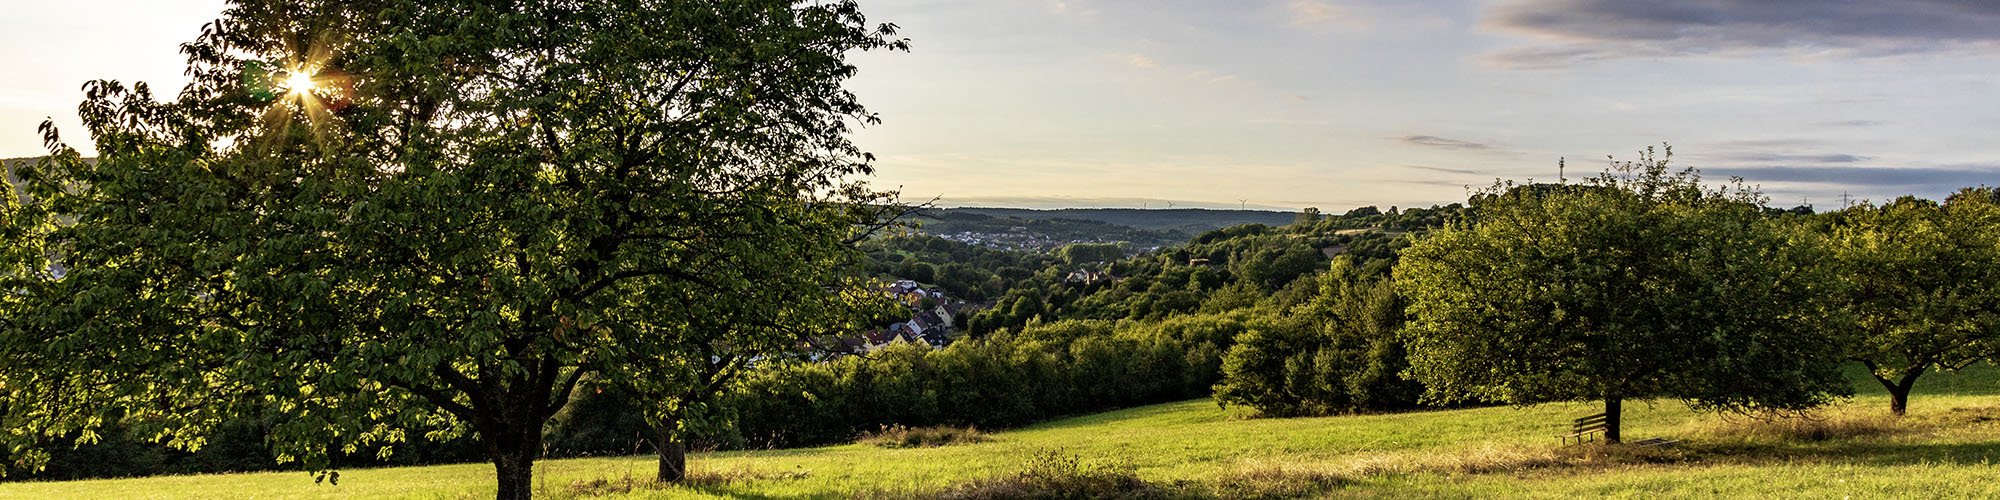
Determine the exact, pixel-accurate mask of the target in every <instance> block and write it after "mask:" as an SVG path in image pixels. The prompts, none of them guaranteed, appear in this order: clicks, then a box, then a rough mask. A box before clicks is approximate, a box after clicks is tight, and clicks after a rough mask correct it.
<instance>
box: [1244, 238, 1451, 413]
mask: <svg viewBox="0 0 2000 500" xmlns="http://www.w3.org/2000/svg"><path fill="white" fill-rule="evenodd" d="M1318 281H1319V293H1318V294H1317V295H1316V296H1314V297H1313V298H1312V299H1311V300H1310V301H1308V302H1307V303H1305V304H1303V305H1301V306H1300V307H1298V308H1297V309H1296V310H1295V311H1294V314H1292V315H1291V316H1290V317H1287V318H1285V319H1283V320H1280V321H1276V322H1273V323H1271V324H1270V325H1268V326H1265V327H1263V328H1259V329H1255V330H1251V331H1249V332H1246V333H1244V334H1243V335H1242V336H1240V337H1238V338H1237V339H1236V343H1235V346H1234V347H1232V348H1230V349H1229V352H1228V354H1227V355H1226V356H1224V358H1223V365H1222V370H1223V372H1224V375H1223V378H1222V383H1220V384H1217V385H1216V386H1215V397H1216V399H1217V400H1218V401H1219V402H1221V403H1222V404H1229V405H1240V406H1248V407H1251V408H1255V409H1257V410H1258V411H1259V412H1262V413H1264V414H1266V415H1272V416H1296V415H1327V414H1333V413H1345V412H1354V411H1366V410H1394V409H1404V408H1410V407H1414V406H1415V405H1416V404H1417V398H1418V396H1420V395H1421V394H1422V393H1423V387H1422V386H1421V385H1418V384H1417V383H1415V382H1411V381H1407V380H1403V379H1402V378H1401V377H1400V376H1399V374H1400V373H1401V372H1402V371H1403V370H1404V369H1405V368H1407V367H1408V366H1409V361H1408V360H1407V358H1406V357H1405V355H1404V350H1403V344H1402V342H1401V341H1400V340H1399V339H1398V338H1397V336H1396V334H1397V330H1398V329H1400V328H1401V327H1402V324H1403V312H1402V311H1403V302H1402V299H1401V298H1400V297H1399V296H1398V295H1397V294H1396V290H1395V288H1394V285H1393V284H1391V282H1390V281H1389V280H1387V279H1370V278H1367V277H1365V276H1364V275H1362V274H1361V273H1359V272H1357V271H1356V270H1355V269H1354V266H1353V265H1352V263H1351V262H1349V261H1348V260H1346V259H1339V260H1336V261H1335V262H1334V264H1333V267H1332V272H1328V273H1326V274H1323V275H1320V277H1319V278H1318Z"/></svg>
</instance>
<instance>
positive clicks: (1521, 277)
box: [1395, 148, 1846, 441]
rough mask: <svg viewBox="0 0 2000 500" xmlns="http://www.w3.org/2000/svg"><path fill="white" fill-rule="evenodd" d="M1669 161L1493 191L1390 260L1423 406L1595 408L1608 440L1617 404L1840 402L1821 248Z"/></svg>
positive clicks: (1829, 285) (1646, 159)
mask: <svg viewBox="0 0 2000 500" xmlns="http://www.w3.org/2000/svg"><path fill="white" fill-rule="evenodd" d="M1669 157H1671V150H1669V151H1668V152H1667V154H1665V155H1661V156H1658V157H1655V156H1654V155H1653V154H1652V150H1651V148H1648V150H1647V152H1646V153H1643V154H1642V155H1641V157H1640V158H1639V160H1638V161H1636V162H1627V163H1614V164H1613V167H1612V169H1610V170H1608V171H1607V172H1605V173H1604V174H1603V175H1600V176H1598V177H1596V178H1594V179H1592V180H1590V181H1589V182H1586V183H1584V184H1581V185H1549V184H1537V185H1528V186H1512V185H1506V184H1501V185H1496V186H1494V187H1493V188H1492V189H1489V190H1488V191H1486V192H1484V193H1481V196H1479V197H1477V198H1475V200H1474V204H1473V207H1472V208H1471V211H1472V216H1471V218H1470V220H1467V221H1461V222H1459V223H1456V224H1452V225H1449V226H1447V227H1445V228H1443V229H1440V230H1437V231H1433V232H1432V233H1430V234H1429V235H1428V236H1426V237H1423V238H1419V239H1418V240H1417V241H1416V242H1415V243H1413V244H1412V245H1411V246H1410V247H1409V248H1408V249H1406V250H1404V251H1403V254H1402V260H1401V262H1400V264H1399V265H1397V267H1396V269H1395V276H1396V282H1397V285H1398V289H1400V290H1402V291H1403V293H1404V294H1405V296H1406V297H1408V299H1409V301H1410V308H1409V311H1410V313H1411V315H1412V319H1411V322H1410V324H1409V325H1408V327H1407V329H1406V332H1408V337H1409V348H1408V349H1409V353H1410V364H1411V373H1412V374H1413V375H1414V376H1415V377H1416V378H1417V379H1418V380H1419V381H1421V382H1423V383H1424V384H1425V386H1426V387H1427V388H1428V393H1427V395H1428V397H1429V398H1430V399H1431V400H1433V401H1447V402H1448V401H1464V400H1482V401H1494V402H1503V403H1512V404H1533V403H1539V402H1548V401H1565V400H1602V401H1605V406H1606V412H1607V413H1609V414H1610V415H1609V420H1610V422H1609V425H1608V428H1607V429H1606V432H1605V434H1606V437H1607V439H1608V440H1613V441H1615V440H1617V439H1619V438H1620V435H1619V430H1620V429H1619V427H1618V413H1619V410H1620V404H1621V401H1622V400H1623V399H1626V398H1651V397H1675V398H1681V399H1684V400H1687V401H1688V402H1690V403H1692V404H1694V405H1695V406H1697V407H1702V408H1711V409H1729V410H1754V409H1769V410H1798V409H1805V408H1810V407H1814V406H1817V405H1820V404H1823V403H1825V402H1827V401H1828V400H1829V399H1830V398H1831V397H1833V396H1834V395H1836V394H1839V393H1840V392H1841V391H1843V390H1845V387H1846V384H1845V382H1844V380H1843V379H1842V378H1841V377H1840V374H1839V372H1838V370H1837V366H1836V364H1835V363H1836V361H1837V359H1838V357H1837V354H1838V351H1837V349H1838V348H1839V345H1838V344H1837V342H1836V341H1835V339H1833V338H1832V337H1831V336H1828V335H1825V334H1824V333H1823V332H1821V331H1819V330H1818V328H1817V327H1818V325H1819V324H1820V322H1819V321H1818V320H1817V319H1816V318H1819V317H1821V315H1822V314H1824V313H1826V312H1827V310H1828V309H1830V308H1829V307H1828V306H1827V305H1826V303H1825V301H1824V300H1823V297H1825V296H1826V295H1827V294H1828V293H1830V292H1832V291H1833V289H1834V288H1833V287H1834V286H1835V283H1834V280H1832V279H1831V278H1830V277H1829V276H1828V274H1827V273H1825V272H1823V271H1821V270H1820V268H1819V267H1818V266H1814V265H1812V263H1813V262H1815V261H1816V260H1817V259H1819V258H1820V255H1821V253H1823V247H1822V246H1821V245H1818V244H1816V243H1815V242H1814V241H1813V240H1812V239H1811V238H1810V235H1807V234H1805V233H1803V232H1800V231H1788V230H1786V229H1785V228H1783V227H1780V226H1779V225H1776V224H1773V223H1771V222H1770V221H1769V220H1768V219H1766V218H1764V217H1763V216H1762V215H1761V213H1762V211H1761V209H1760V205H1761V203H1760V202H1761V199H1759V198H1758V197H1757V196H1756V194H1755V193H1754V192H1751V191H1748V190H1744V189H1742V188H1741V187H1738V188H1736V189H1735V190H1730V191H1723V190H1709V189H1705V188H1703V187H1702V186H1701V184H1700V182H1699V178H1698V177H1697V176H1696V175H1695V174H1694V173H1693V172H1692V171H1690V170H1682V171H1679V172H1678V173H1672V172H1670V171H1669V170H1668V165H1667V160H1668V158H1669Z"/></svg>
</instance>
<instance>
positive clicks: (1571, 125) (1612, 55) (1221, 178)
mask: <svg viewBox="0 0 2000 500" xmlns="http://www.w3.org/2000/svg"><path fill="white" fill-rule="evenodd" d="M862 8H863V11H864V12H867V13H868V14H869V16H870V17H871V19H872V20H875V21H881V22H894V23H897V24H898V25H900V26H901V27H902V29H903V31H902V33H903V35H905V36H907V37H909V38H910V39H911V41H912V43H913V46H914V49H913V50H912V51H911V52H909V53H870V54H862V55H859V56H856V58H855V60H856V62H857V64H859V65H860V67H861V74H860V76H859V77H857V78H856V79H855V80H854V81H853V82H852V88H854V89H855V90H856V92H857V93H859V94H860V95H861V96H862V98H863V99H864V102H865V103H867V104H868V105H870V106H871V107H872V108H873V110H874V111H876V112H879V113H880V114H881V115H882V117H883V119H884V120H885V122H884V123H883V124H881V125H879V126H875V127H870V128H867V129H865V130H863V131H862V132H861V133H860V134H859V135H857V137H856V140H857V141H858V142H859V143H860V144H861V145H862V146H863V147H865V148H867V149H869V150H871V151H873V152H875V153H876V154H877V155H878V156H879V157H880V162H879V167H880V170H879V172H878V175H877V176H876V178H875V182H876V183H877V184H879V185H883V186H901V187H902V188H903V190H904V192H905V194H906V196H907V197H911V198H929V197H931V196H942V197H943V202H944V203H945V204H948V205H982V206H1027V207H1057V206H1113V207H1142V206H1143V207H1153V208H1163V207H1165V205H1166V204H1167V203H1168V202H1173V203H1175V205H1174V206H1176V207H1189V206H1206V207H1236V206H1239V205H1244V206H1250V207H1265V208H1281V209H1297V208H1301V207H1308V206H1313V207H1320V208H1322V209H1325V210H1329V211H1343V210H1346V209H1348V208H1352V207H1356V206H1362V205H1383V206H1387V205H1400V206H1414V205H1430V204H1433V203H1450V202H1454V201H1462V200H1463V199H1464V198H1465V194H1466V188H1465V186H1467V185H1473V186H1482V185H1486V184H1490V183H1491V182H1492V181H1493V180H1494V179H1495V178H1507V179H1515V180H1524V179H1528V178H1534V179H1537V180H1549V179H1552V178H1553V177H1554V176H1555V170H1556V169H1555V165H1556V161H1557V158H1562V157H1567V158H1568V165H1569V172H1570V175H1571V177H1572V178H1574V177H1578V176H1580V175H1581V174H1583V173H1588V172H1591V171H1595V170H1597V169H1600V168H1602V166H1603V165H1604V163H1605V156H1606V155H1616V156H1618V157H1619V158H1621V159H1623V158H1631V157H1632V156H1633V153H1634V151H1636V150H1638V149H1640V148H1643V147H1645V146H1647V145H1656V144H1659V143H1660V142H1663V141H1664V142H1668V143H1671V144H1673V146H1674V149H1675V152H1676V156H1675V160H1676V162H1677V163H1681V164H1684V165H1692V166H1695V167H1698V168H1701V169H1702V170H1703V171H1704V174H1705V176H1707V177H1709V178H1711V179H1720V178H1724V177H1727V176H1729V175H1740V176H1743V177H1745V178H1747V179H1748V180H1749V182H1750V183H1752V184H1758V185H1761V186H1762V187H1763V189H1764V190H1765V191H1766V192H1767V193H1768V194H1769V195H1770V196H1771V197H1772V198H1773V203H1774V204H1781V205H1794V204H1797V203H1799V202H1800V200H1802V199H1806V198H1810V199H1811V200H1812V203H1814V204H1816V205H1819V206H1821V207H1822V208H1824V207H1826V206H1830V205H1834V204H1837V201H1838V199H1839V197H1840V196H1841V194H1842V193H1847V194H1848V195H1850V196H1851V197H1853V198H1856V199H1861V198H1872V199H1877V200H1880V199H1885V198H1888V197H1892V196H1897V195H1902V194H1918V195H1923V196H1930V197H1937V196H1942V195H1943V194H1946V193H1948V192H1949V191H1950V190H1951V189H1953V188H1955V187H1958V186H1967V185H1976V184H1979V183H1982V182H1983V183H1987V184H2000V141H1996V140H1994V136H1995V132H1996V131H2000V99H1996V96H2000V93H1997V92H1996V90H2000V89H1996V88H1995V85H1996V82H2000V79H1996V76H2000V51H1996V50H1995V49H1996V48H2000V30H1996V29H1993V28H1992V27H1993V26H2000V4H1996V2H1980V1H1970V0H1910V1H1874V2H1846V1H1838V2H1824V1H1794V0H1693V1H1686V2H1650V1H1609V0H1502V1H1436V2H1393V1H1379V2H1378V1H1358V0H1353V1H1350V0H1272V1H1175V0H1129V1H1110V0H1106V1H1093V0H1063V1H1057V0H982V1H952V2H942V1H916V0H863V1H862ZM9 9H10V10H21V9H25V10H26V11H27V12H26V14H27V15H8V16H5V17H3V18H0V37H4V38H0V68H7V72H6V74H7V75H8V77H7V78H5V79H4V80H0V156H24V155H30V154H35V153H37V152H38V151H39V149H40V146H39V137H37V136H36V135H35V134H34V127H35V125H36V124H37V123H39V122H40V121H41V119H42V117H44V116H56V117H57V118H58V123H59V124H66V127H65V128H66V129H68V130H75V132H72V133H81V131H80V130H77V129H76V126H75V125H74V122H75V120H74V118H73V114H74V109H75V105H76V102H77V101H78V100H80V95H79V93H78V92H77V90H76V89H77V86H78V85H79V84H81V83H82V82H83V81H84V80H86V79H89V78H100V77H104V78H117V79H121V80H126V81H132V80H147V81H151V82H153V83H154V84H155V85H156V86H158V87H160V88H177V87H178V86H179V85H180V83H181V81H182V80H181V77H180V76H179V75H180V69H181V64H180V58H179V56H178V55H177V54H176V53H175V46H176V45H177V44H178V43H180V42H183V41H187V40H190V39H192V38H193V37H194V36H195V34H197V33H198V32H199V28H200V24H201V23H202V22H203V21H205V20H207V19H210V18H213V17H215V15H216V13H218V12H219V11H220V10H221V2H218V1H207V0H201V1H197V0H171V1H169V0H162V1H155V2H95V1H71V2H62V3H38V4H30V5H25V6H22V7H19V8H17V7H10V8H9ZM106 33H111V34H110V35H107V34H106ZM66 115H68V116H71V117H67V118H66V117H65V116H66Z"/></svg>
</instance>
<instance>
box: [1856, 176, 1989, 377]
mask: <svg viewBox="0 0 2000 500" xmlns="http://www.w3.org/2000/svg"><path fill="white" fill-rule="evenodd" d="M1994 194H1995V191H1994V189H1993V188H1979V189H1966V190H1963V191H1960V192H1959V193H1958V194H1955V195H1952V196H1951V197H1950V198H1947V199H1946V200H1945V202H1944V203H1942V204H1939V203H1936V202H1932V201H1929V200H1922V199H1917V198H1914V197H1903V198H1900V199H1897V200H1896V201H1893V202H1890V203H1888V204H1885V205H1882V206H1880V207H1874V206H1867V205H1863V206H1860V207H1856V208H1852V209H1848V210H1841V211H1837V212H1829V213H1827V214H1824V215H1822V217H1826V218H1829V219H1830V222H1831V227H1830V229H1831V231H1832V234H1833V236H1834V240H1835V242H1836V243H1837V244H1836V246H1835V248H1836V254H1837V255H1838V256H1839V259H1838V260H1837V261H1836V262H1837V267H1838V269H1839V273H1840V275H1841V276H1844V277H1845V278H1846V279H1847V280H1848V281H1849V283H1850V285H1851V286H1849V287H1848V288H1847V293H1845V294H1844V295H1843V302H1845V303H1846V304H1847V306H1848V308H1849V311H1850V312H1851V313H1852V314H1851V315H1847V316H1842V318H1845V319H1846V321H1845V323H1844V325H1845V326H1846V327H1847V328H1849V329H1851V331H1852V333H1853V335H1854V336H1855V340H1854V342H1853V343H1852V345H1851V347H1850V349H1849V351H1848V355H1849V356H1852V357H1853V358H1854V359H1855V360H1857V361H1860V362H1861V363H1862V364H1864V365H1867V366H1868V371H1869V374H1870V375H1873V376H1874V377H1875V380H1876V381H1877V382H1881V383H1882V387H1883V388H1886V389H1888V391H1889V411H1890V412H1891V413H1894V414H1896V415H1902V414H1903V413H1904V412H1905V411H1906V410H1908V408H1909V398H1910V389H1911V388H1912V387H1914V386H1915V385H1916V382H1917V377H1920V376H1922V375H1923V374H1924V373H1926V372H1927V371H1930V370H1933V369H1946V370H1955V369H1958V368H1963V367H1965V366H1966V365H1969V364H1972V363H1975V362H1978V361H1980V360H1984V359H1988V358H1992V357H1994V356H1996V355H2000V205H1996V204H1995V201H1994Z"/></svg>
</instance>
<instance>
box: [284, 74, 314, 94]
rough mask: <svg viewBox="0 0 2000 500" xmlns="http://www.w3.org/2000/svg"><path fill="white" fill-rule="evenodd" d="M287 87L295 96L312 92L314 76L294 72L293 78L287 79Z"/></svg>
mask: <svg viewBox="0 0 2000 500" xmlns="http://www.w3.org/2000/svg"><path fill="white" fill-rule="evenodd" d="M285 86H286V87H288V88H290V89H291V91H292V93H295V94H303V93H306V92H311V91H312V89H313V78H312V75H309V74H306V72H304V71H293V72H292V76H291V77H290V78H286V79H285Z"/></svg>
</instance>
